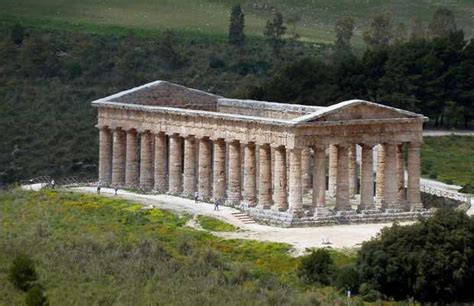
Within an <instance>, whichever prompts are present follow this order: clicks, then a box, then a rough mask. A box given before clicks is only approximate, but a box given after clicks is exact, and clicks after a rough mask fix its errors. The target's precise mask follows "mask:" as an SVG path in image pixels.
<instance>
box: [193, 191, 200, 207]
mask: <svg viewBox="0 0 474 306" xmlns="http://www.w3.org/2000/svg"><path fill="white" fill-rule="evenodd" d="M198 200H199V192H197V191H195V192H194V203H196V204H197V203H198Z"/></svg>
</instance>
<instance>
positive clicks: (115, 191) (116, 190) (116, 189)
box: [114, 185, 118, 195]
mask: <svg viewBox="0 0 474 306" xmlns="http://www.w3.org/2000/svg"><path fill="white" fill-rule="evenodd" d="M117 192H118V187H117V185H115V186H114V195H117Z"/></svg>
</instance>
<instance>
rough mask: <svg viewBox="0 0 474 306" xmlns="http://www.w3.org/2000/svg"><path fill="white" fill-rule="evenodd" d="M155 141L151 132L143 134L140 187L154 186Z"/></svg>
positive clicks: (147, 188) (148, 188) (149, 187)
mask: <svg viewBox="0 0 474 306" xmlns="http://www.w3.org/2000/svg"><path fill="white" fill-rule="evenodd" d="M153 168H154V166H153V142H152V138H151V133H150V132H144V133H142V134H141V143H140V187H142V188H143V189H145V190H150V189H152V188H153Z"/></svg>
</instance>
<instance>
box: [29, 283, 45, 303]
mask: <svg viewBox="0 0 474 306" xmlns="http://www.w3.org/2000/svg"><path fill="white" fill-rule="evenodd" d="M25 304H26V306H44V305H49V304H48V300H47V299H46V296H45V295H44V292H43V288H42V287H41V286H39V285H34V286H33V287H31V289H30V290H28V292H27V293H26V297H25Z"/></svg>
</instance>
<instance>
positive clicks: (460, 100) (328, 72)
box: [248, 25, 474, 127]
mask: <svg viewBox="0 0 474 306" xmlns="http://www.w3.org/2000/svg"><path fill="white" fill-rule="evenodd" d="M348 27H350V25H348ZM338 40H340V41H341V42H340V44H343V41H344V37H340V38H338ZM335 54H336V53H335ZM248 95H249V97H250V98H254V99H262V100H273V101H281V102H289V101H291V102H293V103H301V104H307V105H330V104H334V103H337V102H340V101H343V100H347V99H353V98H359V99H367V100H370V101H374V102H377V103H382V104H386V105H390V106H394V107H400V108H403V109H407V110H411V111H415V112H420V113H423V114H424V115H426V116H428V117H430V119H431V124H433V125H434V126H444V127H453V126H454V127H469V126H470V125H471V124H472V118H473V116H474V105H473V104H474V40H466V39H464V36H463V32H462V31H457V32H453V33H451V34H449V35H448V36H447V37H440V38H435V39H419V40H412V41H408V42H406V43H403V44H397V45H391V46H387V47H383V48H371V49H368V50H367V51H366V52H365V53H364V55H363V56H362V57H361V58H358V57H356V56H354V55H351V54H344V55H343V58H337V59H335V58H333V59H332V61H321V60H315V59H311V58H307V59H303V60H301V61H297V62H295V63H293V64H290V65H288V66H286V67H283V68H282V69H281V70H280V71H278V72H277V73H276V74H275V75H274V76H273V78H272V79H271V80H270V81H268V82H266V83H265V84H263V85H261V86H256V87H253V88H250V90H249V93H248Z"/></svg>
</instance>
